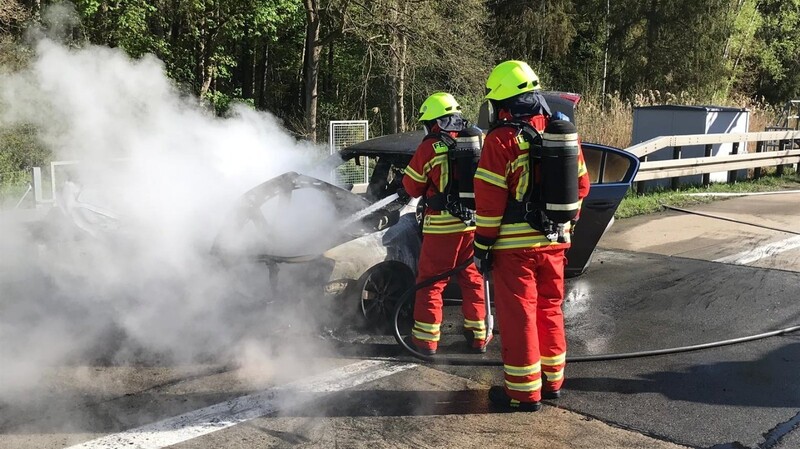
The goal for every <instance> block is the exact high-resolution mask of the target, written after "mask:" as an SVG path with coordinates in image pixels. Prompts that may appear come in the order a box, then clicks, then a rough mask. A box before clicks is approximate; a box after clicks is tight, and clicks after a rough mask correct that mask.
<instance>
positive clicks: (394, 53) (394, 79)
mask: <svg viewBox="0 0 800 449" xmlns="http://www.w3.org/2000/svg"><path fill="white" fill-rule="evenodd" d="M399 3H400V2H399V1H397V2H396V3H395V2H393V5H392V6H395V7H393V8H390V10H389V11H390V12H389V17H390V18H391V23H392V25H393V26H394V27H395V29H396V28H399V25H400V23H399V22H400V21H399V14H398V9H399V8H398V7H399ZM387 51H388V52H389V61H390V62H389V64H390V69H389V70H390V71H389V86H390V88H389V90H390V95H389V132H390V133H392V134H395V133H397V132H398V129H399V128H400V124H399V111H398V107H397V96H398V94H399V91H398V87H399V83H398V79H399V78H400V36H398V33H397V32H396V31H395V32H393V33H392V38H391V44H389V47H388V48H387Z"/></svg>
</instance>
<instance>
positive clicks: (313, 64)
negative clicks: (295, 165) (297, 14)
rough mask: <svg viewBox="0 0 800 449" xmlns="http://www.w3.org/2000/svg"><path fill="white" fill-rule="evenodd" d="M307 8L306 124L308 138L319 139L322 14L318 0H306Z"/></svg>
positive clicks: (304, 82)
mask: <svg viewBox="0 0 800 449" xmlns="http://www.w3.org/2000/svg"><path fill="white" fill-rule="evenodd" d="M304 3H305V8H306V47H305V64H304V74H303V84H304V86H305V88H304V89H303V92H304V94H305V125H306V132H307V133H308V138H309V140H311V141H312V142H316V141H317V87H318V82H319V60H320V54H321V51H320V50H321V48H320V45H319V35H320V16H319V3H318V2H317V0H304Z"/></svg>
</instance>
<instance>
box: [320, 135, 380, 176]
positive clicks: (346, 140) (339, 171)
mask: <svg viewBox="0 0 800 449" xmlns="http://www.w3.org/2000/svg"><path fill="white" fill-rule="evenodd" d="M329 132H330V135H329V137H328V143H329V146H330V150H331V154H335V153H337V152H338V151H340V150H341V149H343V148H346V147H348V146H350V145H353V144H356V143H358V142H363V141H365V140H367V139H369V122H367V121H366V120H348V121H345V120H334V121H331V122H330V126H329ZM369 165H370V164H369V161H368V160H367V158H366V157H359V158H354V159H351V160H349V161H347V163H346V164H342V165H340V166H339V167H337V168H336V181H337V183H339V184H348V183H349V184H359V183H365V182H369V172H370V167H369Z"/></svg>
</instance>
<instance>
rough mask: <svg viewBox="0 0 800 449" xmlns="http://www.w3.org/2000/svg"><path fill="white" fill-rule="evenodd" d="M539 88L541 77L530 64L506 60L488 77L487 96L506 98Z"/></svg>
mask: <svg viewBox="0 0 800 449" xmlns="http://www.w3.org/2000/svg"><path fill="white" fill-rule="evenodd" d="M539 88H540V86H539V77H538V76H536V73H534V72H533V69H531V67H530V66H529V65H528V64H526V63H524V62H522V61H505V62H501V63H500V64H498V65H497V67H495V68H494V70H492V73H490V74H489V78H487V79H486V98H487V99H489V100H505V99H506V98H511V97H513V96H515V95H519V94H521V93H524V92H530V91H532V90H538V89H539Z"/></svg>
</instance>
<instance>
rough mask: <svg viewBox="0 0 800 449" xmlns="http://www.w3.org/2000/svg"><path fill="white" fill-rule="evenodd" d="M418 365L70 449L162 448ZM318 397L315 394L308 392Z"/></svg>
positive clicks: (205, 411)
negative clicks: (282, 406) (284, 404)
mask: <svg viewBox="0 0 800 449" xmlns="http://www.w3.org/2000/svg"><path fill="white" fill-rule="evenodd" d="M416 366H417V365H415V364H410V363H397V362H387V361H376V360H367V361H362V362H358V363H353V364H352V365H347V366H344V367H341V368H337V369H334V370H332V371H328V372H325V373H322V374H318V375H315V376H311V377H308V378H305V379H302V380H298V381H295V382H291V383H289V384H286V385H282V386H279V387H275V388H272V389H269V390H266V391H262V392H260V393H255V394H251V395H247V396H242V397H238V398H235V399H231V400H229V401H225V402H221V403H219V404H215V405H211V406H209V407H205V408H201V409H199V410H195V411H192V412H188V413H184V414H182V415H180V416H176V417H174V418H169V419H165V420H163V421H159V422H156V423H153V424H148V425H146V426H142V427H137V428H135V429H130V430H126V431H124V432H121V433H117V434H113V435H107V436H104V437H101V438H97V439H95V440H91V441H87V442H85V443H81V444H78V445H75V446H70V447H69V448H67V449H111V448H121V447H124V448H131V449H161V448H164V447H167V446H172V445H174V444H178V443H181V442H184V441H187V440H191V439H193V438H197V437H200V436H203V435H206V434H209V433H211V432H216V431H218V430H222V429H225V428H228V427H231V426H235V425H236V424H240V423H243V422H246V421H250V420H252V419H255V418H258V417H261V416H264V415H268V414H270V413H274V412H276V411H278V410H279V409H280V407H281V404H282V403H288V404H290V405H292V406H296V405H301V404H302V403H303V402H308V401H310V400H312V399H314V400H315V399H319V398H320V397H321V396H323V395H327V394H331V393H335V392H337V391H342V390H346V389H348V388H353V387H356V386H358V385H361V384H364V383H367V382H371V381H374V380H378V379H381V378H384V377H387V376H391V375H392V374H396V373H399V372H402V371H406V370H408V369H411V368H414V367H416ZM309 393H313V394H309Z"/></svg>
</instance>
